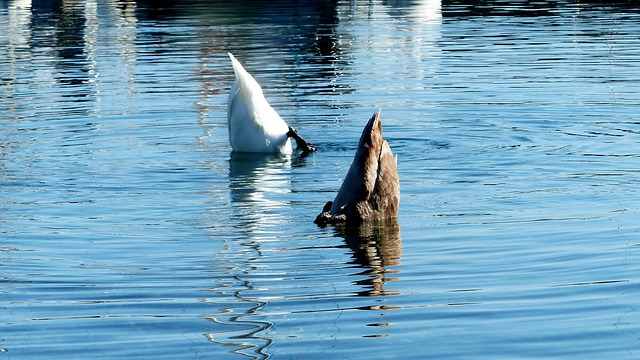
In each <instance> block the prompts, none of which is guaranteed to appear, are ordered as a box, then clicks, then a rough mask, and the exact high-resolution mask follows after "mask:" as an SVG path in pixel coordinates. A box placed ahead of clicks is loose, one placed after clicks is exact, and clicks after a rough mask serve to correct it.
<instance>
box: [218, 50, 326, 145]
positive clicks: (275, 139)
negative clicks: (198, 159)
mask: <svg viewBox="0 0 640 360" xmlns="http://www.w3.org/2000/svg"><path fill="white" fill-rule="evenodd" d="M228 54H229V58H230V59H231V63H232V64H233V71H234V73H235V75H236V80H235V82H234V83H233V85H232V86H231V91H230V92H229V104H228V108H227V121H228V125H229V142H230V143H231V148H232V149H233V150H234V151H238V152H254V153H256V152H257V153H285V154H289V153H291V151H292V150H291V141H290V140H289V138H293V139H294V140H295V141H296V144H297V147H298V148H299V149H302V151H303V152H305V153H306V152H311V151H315V150H316V149H315V147H313V146H312V145H311V144H309V143H307V142H306V141H304V139H302V137H300V135H298V133H297V132H296V130H295V129H294V128H292V127H289V126H288V125H287V123H285V122H284V120H282V118H281V117H280V115H278V113H277V112H276V111H275V110H274V109H273V108H272V107H271V105H269V103H268V102H267V99H265V97H264V95H263V94H262V88H261V87H260V85H259V84H258V82H257V81H256V80H255V79H254V78H253V77H252V76H251V74H249V73H248V72H247V71H246V70H245V69H244V68H243V67H242V65H241V64H240V62H239V61H238V60H236V58H235V57H234V56H233V55H232V54H231V53H228Z"/></svg>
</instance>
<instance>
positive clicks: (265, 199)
mask: <svg viewBox="0 0 640 360" xmlns="http://www.w3.org/2000/svg"><path fill="white" fill-rule="evenodd" d="M290 167H291V157H290V155H280V154H273V155H272V154H266V155H265V154H251V153H239V152H233V153H231V158H230V159H229V190H230V193H231V194H230V195H231V201H232V204H233V209H234V214H233V216H234V217H235V219H236V220H238V221H240V222H241V223H242V226H241V228H242V231H246V232H247V235H250V236H249V237H253V236H252V232H253V231H255V230H257V229H258V228H260V227H262V228H264V227H266V226H272V225H277V224H279V223H281V222H282V221H283V218H282V212H281V210H279V209H282V208H285V207H288V206H289V205H290V204H289V201H288V200H286V194H288V193H290V192H291V190H290V188H291V184H290V181H289V178H288V176H287V170H288V169H290Z"/></svg>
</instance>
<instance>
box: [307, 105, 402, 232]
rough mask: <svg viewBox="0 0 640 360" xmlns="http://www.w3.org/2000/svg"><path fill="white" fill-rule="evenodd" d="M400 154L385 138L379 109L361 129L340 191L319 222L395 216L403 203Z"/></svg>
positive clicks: (325, 208) (326, 207)
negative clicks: (392, 148)
mask: <svg viewBox="0 0 640 360" xmlns="http://www.w3.org/2000/svg"><path fill="white" fill-rule="evenodd" d="M396 166H397V158H396V157H394V156H393V153H392V152H391V148H390V147H389V144H388V143H387V142H386V141H385V140H384V139H382V121H381V120H380V111H378V112H376V113H375V114H373V116H372V117H371V119H370V120H369V122H368V123H367V126H365V128H364V130H363V131H362V136H361V137H360V142H359V143H358V150H357V151H356V155H355V156H354V158H353V162H352V163H351V167H350V168H349V172H348V173H347V177H346V178H345V179H344V182H343V183H342V186H341V187H340V190H339V191H338V195H336V198H335V199H334V200H333V202H332V201H329V202H328V203H327V204H326V205H325V206H324V208H323V210H322V213H321V214H320V215H318V216H317V217H316V220H315V221H314V222H315V223H316V224H327V223H339V222H358V221H366V220H384V219H392V218H395V217H396V215H397V214H398V207H399V204H400V178H399V176H398V170H397V167H396Z"/></svg>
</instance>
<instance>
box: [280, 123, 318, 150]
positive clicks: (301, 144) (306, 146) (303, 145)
mask: <svg viewBox="0 0 640 360" xmlns="http://www.w3.org/2000/svg"><path fill="white" fill-rule="evenodd" d="M287 136H288V137H290V138H293V140H295V141H296V145H297V148H298V149H300V150H302V152H304V153H310V152H313V151H316V150H317V149H316V147H315V146H313V145H311V144H310V143H308V142H306V141H305V140H304V139H303V138H302V136H300V134H298V132H297V131H296V129H294V128H292V127H291V126H289V131H288V132H287Z"/></svg>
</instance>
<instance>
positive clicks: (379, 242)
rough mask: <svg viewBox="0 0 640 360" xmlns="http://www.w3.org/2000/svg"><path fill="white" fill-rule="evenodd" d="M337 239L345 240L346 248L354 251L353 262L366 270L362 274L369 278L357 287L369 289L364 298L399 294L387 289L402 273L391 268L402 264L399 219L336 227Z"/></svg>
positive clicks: (362, 292)
mask: <svg viewBox="0 0 640 360" xmlns="http://www.w3.org/2000/svg"><path fill="white" fill-rule="evenodd" d="M334 229H335V233H336V235H337V236H340V237H342V238H344V241H345V244H346V246H347V247H348V248H349V249H351V251H352V252H353V256H352V260H353V261H352V263H353V264H357V265H359V266H361V267H362V268H364V271H363V272H361V273H360V274H362V275H367V276H369V278H368V279H365V280H361V281H358V282H357V284H358V285H360V286H362V287H365V288H368V290H365V291H361V292H359V293H358V294H359V295H361V296H385V295H397V294H399V292H398V291H394V290H389V289H385V285H386V284H387V283H388V282H390V281H394V280H397V279H396V278H394V277H389V275H390V274H396V273H398V270H396V269H391V267H395V266H398V265H400V259H401V258H402V237H401V235H400V224H399V223H398V220H397V219H392V220H386V221H375V222H365V223H362V224H349V225H345V224H340V225H336V226H335V228H334Z"/></svg>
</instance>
